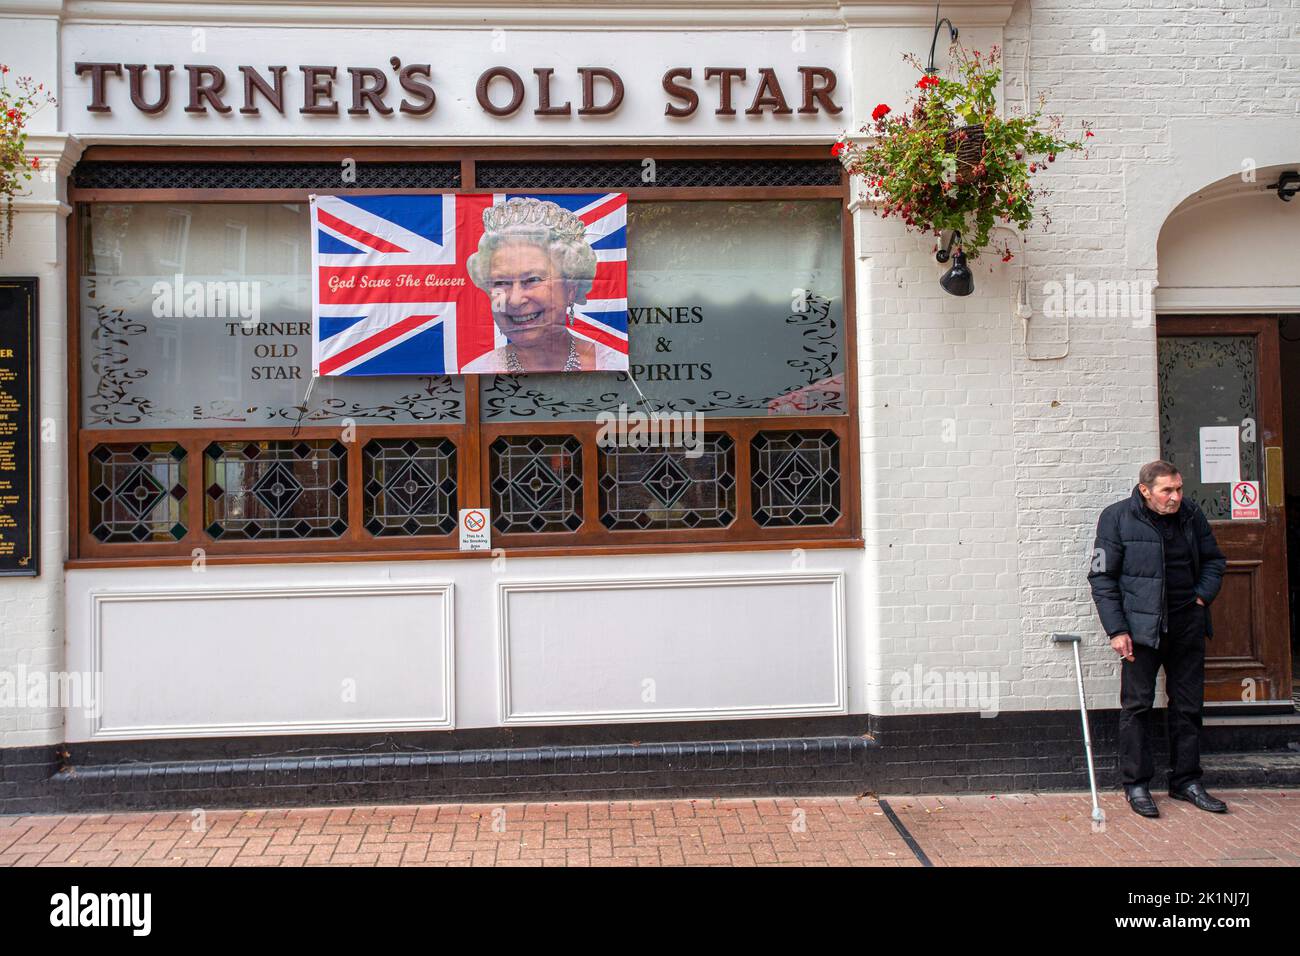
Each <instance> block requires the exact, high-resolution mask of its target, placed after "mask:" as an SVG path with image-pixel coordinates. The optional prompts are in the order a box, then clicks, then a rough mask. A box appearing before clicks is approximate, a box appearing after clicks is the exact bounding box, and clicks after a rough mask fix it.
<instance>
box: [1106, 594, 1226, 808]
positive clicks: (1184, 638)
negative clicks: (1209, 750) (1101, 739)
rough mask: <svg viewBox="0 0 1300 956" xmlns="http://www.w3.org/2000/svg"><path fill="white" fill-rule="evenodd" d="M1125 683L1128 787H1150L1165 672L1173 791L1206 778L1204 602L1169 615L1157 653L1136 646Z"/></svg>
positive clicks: (1123, 768) (1122, 764)
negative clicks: (1159, 685)
mask: <svg viewBox="0 0 1300 956" xmlns="http://www.w3.org/2000/svg"><path fill="white" fill-rule="evenodd" d="M1133 657H1134V660H1132V661H1124V662H1123V664H1122V665H1121V666H1122V667H1123V675H1122V678H1121V681H1120V706H1121V708H1122V710H1121V711H1120V715H1119V770H1120V775H1121V778H1122V779H1123V781H1124V784H1125V785H1126V786H1136V785H1140V786H1149V785H1150V782H1151V777H1152V776H1153V775H1154V772H1155V767H1154V765H1153V762H1152V759H1151V736H1150V724H1151V707H1152V705H1153V704H1154V703H1155V695H1156V673H1157V672H1158V671H1159V670H1160V668H1161V667H1162V666H1163V667H1164V669H1165V691H1166V693H1167V694H1168V696H1169V710H1168V723H1169V789H1171V790H1179V789H1181V788H1183V787H1184V786H1186V785H1187V784H1189V783H1191V782H1192V781H1193V780H1199V779H1200V777H1201V711H1202V709H1203V706H1204V702H1205V608H1203V607H1202V606H1201V605H1199V604H1195V603H1193V604H1191V605H1189V606H1188V607H1186V608H1184V609H1182V610H1180V611H1177V612H1174V613H1172V614H1170V615H1169V630H1168V632H1167V633H1164V634H1162V635H1160V647H1159V649H1158V650H1153V649H1151V648H1149V647H1143V646H1142V645H1140V644H1136V643H1135V644H1134V645H1133Z"/></svg>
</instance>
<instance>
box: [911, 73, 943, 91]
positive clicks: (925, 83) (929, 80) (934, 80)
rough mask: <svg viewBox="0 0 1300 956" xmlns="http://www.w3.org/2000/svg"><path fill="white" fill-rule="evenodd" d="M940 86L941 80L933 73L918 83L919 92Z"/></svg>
mask: <svg viewBox="0 0 1300 956" xmlns="http://www.w3.org/2000/svg"><path fill="white" fill-rule="evenodd" d="M938 85H939V78H938V77H937V76H935V75H934V74H933V73H927V74H925V76H923V77H921V78H920V79H919V80H917V81H916V88H917V89H918V90H928V89H930V88H931V87H934V86H938Z"/></svg>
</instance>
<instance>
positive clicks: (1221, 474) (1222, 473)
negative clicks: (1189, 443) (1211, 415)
mask: <svg viewBox="0 0 1300 956" xmlns="http://www.w3.org/2000/svg"><path fill="white" fill-rule="evenodd" d="M1237 436H1238V428H1237V426H1236V425H1207V426H1205V427H1204V428H1202V429H1201V482H1202V483H1203V484H1207V485H1213V484H1218V483H1219V482H1228V483H1231V484H1236V483H1237V482H1238V481H1240V480H1241V451H1240V449H1239V448H1238V445H1237Z"/></svg>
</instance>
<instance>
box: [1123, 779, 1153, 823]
mask: <svg viewBox="0 0 1300 956" xmlns="http://www.w3.org/2000/svg"><path fill="white" fill-rule="evenodd" d="M1124 799H1125V800H1127V801H1128V805H1129V806H1130V807H1132V808H1133V812H1134V813H1136V814H1138V815H1140V816H1144V817H1158V816H1160V811H1159V810H1157V809H1156V802H1155V800H1153V799H1152V798H1151V791H1150V790H1148V789H1147V788H1146V787H1129V786H1126V787H1125V788H1124Z"/></svg>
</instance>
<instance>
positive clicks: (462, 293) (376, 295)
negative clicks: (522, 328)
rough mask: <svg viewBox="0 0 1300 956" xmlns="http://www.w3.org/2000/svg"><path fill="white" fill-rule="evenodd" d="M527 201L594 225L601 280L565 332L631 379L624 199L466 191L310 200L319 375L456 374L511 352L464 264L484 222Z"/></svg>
mask: <svg viewBox="0 0 1300 956" xmlns="http://www.w3.org/2000/svg"><path fill="white" fill-rule="evenodd" d="M523 198H531V199H535V200H540V201H543V202H549V203H554V204H556V205H557V206H559V207H561V209H563V210H566V211H567V212H570V213H573V214H574V215H576V216H577V217H578V218H579V219H580V220H581V221H582V223H583V224H584V225H585V227H586V231H585V234H584V235H583V236H582V241H584V242H585V243H586V244H587V245H589V246H590V247H591V250H592V251H593V252H594V253H595V257H596V268H595V277H594V279H593V280H592V286H591V291H590V292H589V293H587V295H586V301H585V302H575V303H574V304H573V307H572V313H571V316H572V317H571V318H569V319H567V325H568V328H569V330H570V332H571V333H572V335H573V336H575V337H576V338H578V339H580V340H584V341H586V342H591V343H595V344H596V345H597V346H599V347H602V348H601V353H602V355H606V356H614V358H615V361H616V362H617V361H618V359H619V358H620V357H621V361H622V365H621V368H623V369H626V367H627V365H626V362H627V358H626V357H627V351H628V333H627V194H626V193H600V194H592V193H586V194H541V193H492V194H486V193H482V194H464V193H461V194H454V195H453V194H418V195H417V194H402V195H387V196H381V195H356V196H313V197H312V198H311V228H312V371H313V374H315V375H449V374H458V373H460V372H461V371H462V370H463V369H464V368H465V366H467V365H469V364H470V363H471V362H473V361H475V360H476V359H478V358H480V357H482V356H485V355H486V354H487V353H489V352H492V351H493V350H496V349H501V348H503V347H505V346H506V345H507V342H508V339H507V337H506V335H505V334H504V333H502V332H501V330H500V329H499V328H498V327H497V323H496V322H495V321H494V320H493V315H492V298H491V297H490V296H489V294H488V293H487V292H486V291H484V290H482V289H480V288H479V287H478V286H476V285H475V284H474V282H473V281H472V280H471V277H470V274H469V270H468V268H467V266H466V263H467V261H468V260H469V257H470V256H471V255H473V254H474V253H475V252H476V251H477V250H478V248H479V242H480V239H481V238H482V237H483V233H484V223H483V213H484V212H485V211H486V210H488V209H489V208H490V207H492V206H499V205H502V204H504V203H506V202H507V201H508V200H512V199H523ZM584 254H585V252H584ZM589 258H590V257H588V260H589ZM603 367H604V368H610V367H612V366H611V365H610V364H609V363H608V362H606V363H605V365H604V366H603ZM471 372H472V370H471Z"/></svg>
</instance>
